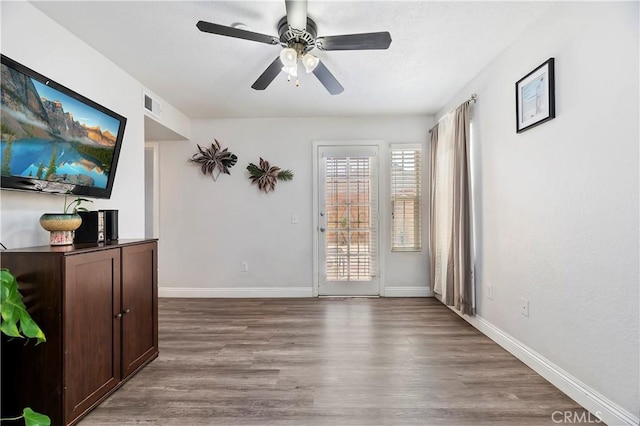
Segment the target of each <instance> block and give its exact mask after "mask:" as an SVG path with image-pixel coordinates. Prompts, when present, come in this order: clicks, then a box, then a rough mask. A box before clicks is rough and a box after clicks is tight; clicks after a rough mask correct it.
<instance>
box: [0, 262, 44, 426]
mask: <svg viewBox="0 0 640 426" xmlns="http://www.w3.org/2000/svg"><path fill="white" fill-rule="evenodd" d="M0 313H1V322H0V330H1V331H2V333H3V334H5V335H7V336H9V337H15V338H21V339H36V345H39V344H40V343H43V342H46V340H47V339H46V338H45V335H44V333H43V332H42V330H41V329H40V327H39V326H38V324H36V322H35V321H34V320H33V318H31V315H29V312H27V307H26V306H25V304H24V302H23V301H22V294H20V292H19V291H18V282H17V281H16V278H15V277H14V276H13V274H12V273H11V272H9V270H8V269H4V268H3V269H0ZM20 419H24V422H25V425H26V426H49V425H51V419H50V418H49V417H48V416H46V415H44V414H40V413H36V412H35V411H33V410H32V409H31V408H29V407H26V408H25V409H24V410H22V415H20V416H18V417H11V418H5V419H0V421H4V420H7V421H15V420H20Z"/></svg>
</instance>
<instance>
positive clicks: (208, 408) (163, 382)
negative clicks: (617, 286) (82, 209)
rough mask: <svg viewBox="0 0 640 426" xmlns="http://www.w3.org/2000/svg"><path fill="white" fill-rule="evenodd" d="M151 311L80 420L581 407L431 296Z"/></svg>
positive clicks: (401, 420) (387, 421) (526, 417)
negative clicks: (149, 349) (154, 315)
mask: <svg viewBox="0 0 640 426" xmlns="http://www.w3.org/2000/svg"><path fill="white" fill-rule="evenodd" d="M159 313H160V318H159V321H160V324H159V333H160V339H159V340H160V357H159V358H158V359H157V360H155V361H153V362H152V363H151V364H149V365H148V366H147V367H146V368H145V369H144V370H142V371H141V372H139V373H138V374H137V375H136V376H135V377H134V378H132V379H131V380H130V381H129V382H128V383H126V384H125V385H124V386H123V387H122V388H121V389H119V390H118V391H117V392H115V393H114V394H113V395H112V396H111V397H110V398H109V399H107V400H106V401H104V402H103V403H102V404H101V405H100V406H99V407H97V408H96V409H95V410H94V411H93V412H92V413H90V414H89V415H88V416H87V417H86V418H85V419H84V420H82V421H81V422H80V423H79V424H80V425H81V426H92V425H134V424H135V425H148V424H153V425H181V426H191V425H193V426H195V425H336V426H341V425H456V426H462V425H510V426H511V425H547V424H549V425H552V424H558V421H557V420H558V419H563V418H564V413H565V412H569V413H570V415H573V413H576V417H573V419H580V418H582V419H583V420H584V419H587V417H584V416H586V415H588V413H586V414H585V412H584V409H583V408H581V407H580V406H578V405H577V404H576V403H575V402H573V401H572V400H571V399H569V398H568V397H567V396H565V395H564V394H563V393H561V392H560V391H559V390H557V389H556V388H555V387H554V386H552V385H551V384H549V383H548V382H547V381H546V380H544V379H543V378H542V377H541V376H539V375H538V374H536V373H535V372H533V371H532V370H531V369H529V368H528V367H527V366H525V365H524V364H523V363H521V362H520V361H518V360H517V359H516V358H514V357H513V356H512V355H510V354H509V353H507V352H506V351H504V350H503V349H502V348H500V347H499V346H498V345H496V344H495V343H493V342H492V341H491V340H489V339H488V338H487V337H485V336H484V335H482V334H481V333H479V332H478V331H477V330H475V329H474V328H473V327H471V326H470V325H468V324H467V323H466V322H465V321H463V320H462V319H461V318H459V317H458V316H457V315H455V314H454V313H453V312H451V311H450V310H449V309H448V308H446V307H444V306H443V305H441V304H440V303H439V302H438V301H436V300H435V299H425V298H412V299H400V298H383V299H362V298H356V299H160V303H159ZM554 412H559V413H560V414H558V413H556V414H554ZM580 415H583V417H579V416H580ZM552 416H553V417H552ZM590 419H591V420H592V422H591V424H593V420H594V419H595V417H593V416H591V418H590ZM554 420H555V422H554ZM572 424H580V423H578V422H573V423H572Z"/></svg>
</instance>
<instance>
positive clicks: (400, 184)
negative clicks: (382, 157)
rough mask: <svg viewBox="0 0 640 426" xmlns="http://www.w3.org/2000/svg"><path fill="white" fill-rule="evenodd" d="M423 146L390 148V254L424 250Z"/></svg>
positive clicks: (403, 145)
mask: <svg viewBox="0 0 640 426" xmlns="http://www.w3.org/2000/svg"><path fill="white" fill-rule="evenodd" d="M421 154H422V147H421V146H420V145H413V144H412V145H409V144H393V145H391V251H421V250H422V195H421V194H422V159H421Z"/></svg>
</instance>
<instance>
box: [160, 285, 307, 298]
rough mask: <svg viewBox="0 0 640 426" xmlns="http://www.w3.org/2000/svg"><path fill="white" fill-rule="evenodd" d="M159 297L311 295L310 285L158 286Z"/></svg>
mask: <svg viewBox="0 0 640 426" xmlns="http://www.w3.org/2000/svg"><path fill="white" fill-rule="evenodd" d="M158 296H159V297H202V298H215V297H220V298H224V297H227V298H234V297H246V298H252V297H255V298H260V297H312V296H313V291H312V289H311V287H246V288H242V287H232V288H183V287H158Z"/></svg>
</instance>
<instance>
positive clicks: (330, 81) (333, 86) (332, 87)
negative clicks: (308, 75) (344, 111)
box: [313, 61, 344, 95]
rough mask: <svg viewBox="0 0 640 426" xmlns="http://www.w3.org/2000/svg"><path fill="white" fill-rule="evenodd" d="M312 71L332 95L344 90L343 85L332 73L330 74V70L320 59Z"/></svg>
mask: <svg viewBox="0 0 640 426" xmlns="http://www.w3.org/2000/svg"><path fill="white" fill-rule="evenodd" d="M313 73H314V74H315V76H316V77H318V80H320V83H322V85H323V86H324V87H325V89H327V91H328V92H329V93H331V94H332V95H339V94H340V93H342V92H343V91H344V87H342V85H341V84H340V83H339V82H338V80H336V78H335V77H334V76H333V74H331V71H329V69H328V68H327V67H325V66H324V64H323V63H322V61H320V62H319V63H318V66H317V67H316V69H314V70H313Z"/></svg>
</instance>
